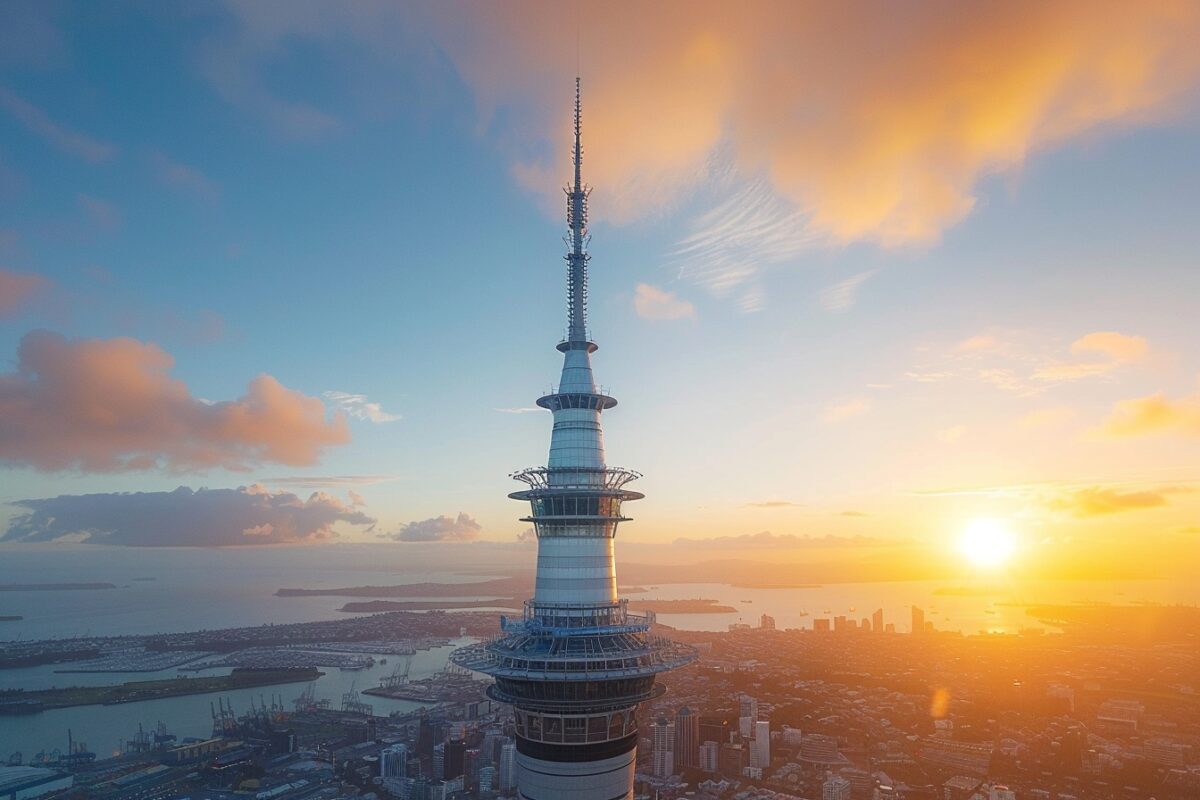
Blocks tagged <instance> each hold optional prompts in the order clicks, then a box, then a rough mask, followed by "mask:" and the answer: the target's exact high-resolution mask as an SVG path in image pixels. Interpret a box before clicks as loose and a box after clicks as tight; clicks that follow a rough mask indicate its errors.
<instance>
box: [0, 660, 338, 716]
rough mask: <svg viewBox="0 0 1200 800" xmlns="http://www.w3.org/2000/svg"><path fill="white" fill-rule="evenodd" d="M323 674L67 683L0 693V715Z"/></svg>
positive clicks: (304, 671)
mask: <svg viewBox="0 0 1200 800" xmlns="http://www.w3.org/2000/svg"><path fill="white" fill-rule="evenodd" d="M324 674H325V673H323V672H321V671H320V670H318V669H315V668H313V667H306V668H301V669H235V670H234V671H233V672H231V673H229V674H228V675H213V676H208V677H202V678H188V677H179V678H168V679H165V680H157V681H130V682H129V683H121V684H117V685H116V686H69V687H66V688H62V689H39V690H35V691H19V690H18V691H6V692H0V714H6V713H8V714H26V713H36V712H38V711H46V710H49V709H53V708H69V707H71V706H91V705H114V704H116V703H136V702H138V701H141V700H158V699H161V698H164V697H179V696H181V695H189V694H206V693H208V692H225V691H230V690H232V689H246V688H251V687H255V686H273V685H277V684H283V683H301V682H305V681H314V680H316V679H317V678H319V677H321V676H322V675H324Z"/></svg>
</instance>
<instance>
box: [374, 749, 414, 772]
mask: <svg viewBox="0 0 1200 800" xmlns="http://www.w3.org/2000/svg"><path fill="white" fill-rule="evenodd" d="M407 774H408V748H407V747H405V746H404V745H402V744H394V745H392V746H391V747H388V748H385V749H384V750H383V752H381V753H380V754H379V777H381V778H403V777H404V776H405V775H407Z"/></svg>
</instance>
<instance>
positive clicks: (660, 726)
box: [650, 717, 675, 778]
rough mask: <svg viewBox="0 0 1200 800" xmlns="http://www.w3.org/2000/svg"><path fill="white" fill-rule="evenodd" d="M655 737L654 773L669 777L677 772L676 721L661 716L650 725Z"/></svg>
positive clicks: (659, 776)
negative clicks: (669, 720)
mask: <svg viewBox="0 0 1200 800" xmlns="http://www.w3.org/2000/svg"><path fill="white" fill-rule="evenodd" d="M650 730H651V732H652V733H653V739H654V753H653V756H654V758H653V763H654V769H653V772H654V775H655V777H658V778H669V777H670V776H672V775H674V774H675V723H674V722H668V721H667V718H666V717H659V718H658V719H657V720H655V721H654V722H653V723H652V724H651V725H650Z"/></svg>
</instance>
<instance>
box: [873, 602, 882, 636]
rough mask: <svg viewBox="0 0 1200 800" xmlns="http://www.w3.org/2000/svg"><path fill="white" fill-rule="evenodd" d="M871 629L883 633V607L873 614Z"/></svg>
mask: <svg viewBox="0 0 1200 800" xmlns="http://www.w3.org/2000/svg"><path fill="white" fill-rule="evenodd" d="M871 631H872V632H873V633H883V609H882V608H877V609H875V613H874V614H872V615H871Z"/></svg>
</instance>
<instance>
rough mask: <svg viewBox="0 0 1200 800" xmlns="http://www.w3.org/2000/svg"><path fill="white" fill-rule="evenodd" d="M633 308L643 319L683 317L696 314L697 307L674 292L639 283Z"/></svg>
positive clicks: (634, 296)
mask: <svg viewBox="0 0 1200 800" xmlns="http://www.w3.org/2000/svg"><path fill="white" fill-rule="evenodd" d="M633 310H634V311H636V312H637V315H638V316H639V317H641V318H643V319H683V318H684V317H694V316H696V309H695V307H694V306H693V305H692V304H691V303H689V302H688V301H687V300H684V299H683V298H682V297H680V296H679V295H677V294H675V293H674V292H668V291H665V290H663V289H659V288H658V287H656V286H651V285H650V284H648V283H639V284H638V285H637V289H636V290H635V292H634V295H633Z"/></svg>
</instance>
